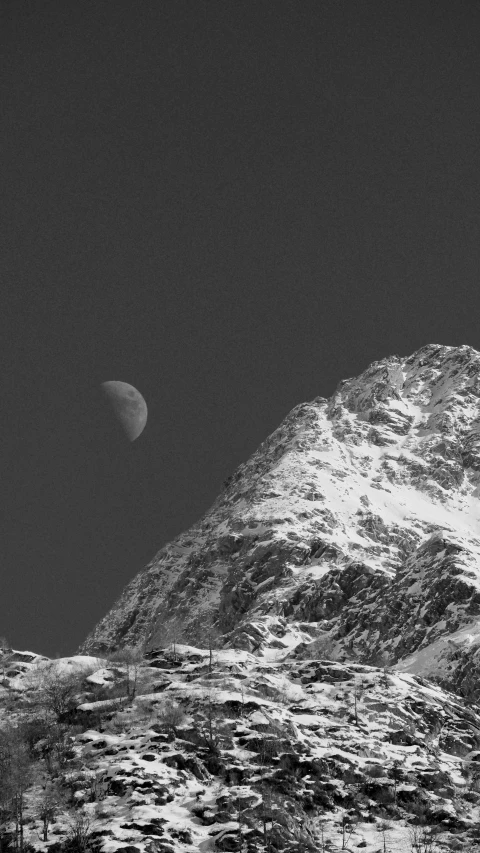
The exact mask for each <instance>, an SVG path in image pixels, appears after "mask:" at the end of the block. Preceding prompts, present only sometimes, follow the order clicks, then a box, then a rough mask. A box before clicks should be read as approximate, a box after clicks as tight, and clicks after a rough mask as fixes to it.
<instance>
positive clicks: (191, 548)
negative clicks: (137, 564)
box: [83, 345, 480, 697]
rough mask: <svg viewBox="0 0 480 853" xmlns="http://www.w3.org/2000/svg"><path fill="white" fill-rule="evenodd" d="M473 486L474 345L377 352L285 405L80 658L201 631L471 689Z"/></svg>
mask: <svg viewBox="0 0 480 853" xmlns="http://www.w3.org/2000/svg"><path fill="white" fill-rule="evenodd" d="M479 486H480V354H479V353H478V352H476V351H475V350H473V349H472V348H471V347H467V346H464V347H445V346H437V345H429V346H426V347H424V348H423V349H421V350H419V351H418V352H416V353H414V354H413V355H412V356H410V357H408V358H402V357H399V356H392V357H390V358H387V359H384V360H382V361H379V362H376V363H374V364H372V365H371V366H370V367H369V368H368V369H367V370H366V371H365V372H364V373H362V374H361V375H360V376H358V377H357V378H354V379H349V380H346V381H344V382H342V383H340V385H339V386H338V388H337V390H336V392H335V394H334V395H333V397H332V398H331V399H329V400H326V399H323V398H317V399H315V400H313V401H312V402H311V403H305V404H302V405H300V406H297V407H296V408H295V409H293V411H292V412H291V413H290V414H289V415H288V416H287V418H286V419H285V420H284V422H283V423H282V424H281V425H280V427H279V428H278V429H277V430H276V431H275V432H274V433H273V434H272V435H271V436H270V437H269V438H267V440H266V441H265V442H264V443H263V444H262V445H261V446H260V448H259V449H258V451H257V452H256V453H255V454H254V455H253V456H252V457H251V459H249V460H248V462H246V463H245V464H244V465H242V466H240V468H239V469H238V470H237V471H236V472H235V474H234V475H233V476H232V477H231V478H230V479H229V481H228V482H227V483H225V487H224V490H223V492H222V494H221V495H220V496H219V498H218V499H217V501H216V502H215V503H214V505H213V507H212V508H211V509H210V510H209V511H208V512H207V514H206V515H205V516H204V518H203V519H202V520H201V521H200V522H199V523H198V524H197V525H195V526H194V527H193V528H191V529H190V530H189V531H187V532H186V533H183V534H181V535H180V536H178V537H177V538H176V539H175V540H174V541H173V542H171V543H170V544H168V545H167V546H166V547H164V548H163V549H162V550H161V551H160V552H159V553H158V554H157V555H156V557H155V558H154V559H153V560H152V561H151V563H150V564H149V565H148V566H147V567H146V568H145V569H144V570H143V571H142V572H140V574H139V575H138V576H137V577H136V578H135V579H134V580H133V581H132V582H131V583H130V584H129V585H128V586H127V588H126V589H125V591H124V593H123V595H122V596H121V598H120V600H119V601H118V602H117V604H116V605H115V606H114V607H113V608H112V610H111V611H110V613H108V614H107V616H106V617H105V618H104V619H103V620H102V621H101V622H100V624H99V625H98V626H97V627H96V628H95V629H94V631H93V632H92V633H91V634H90V636H89V637H88V639H87V640H86V642H85V644H84V647H83V651H85V652H88V653H91V652H94V653H103V652H105V651H108V650H110V649H113V648H116V647H118V646H120V645H122V644H123V645H137V644H142V645H143V644H146V647H147V648H149V647H150V648H153V647H157V646H160V645H162V644H163V645H165V644H167V643H168V642H170V641H172V640H174V639H176V640H179V639H182V640H183V641H184V642H190V643H196V644H200V645H202V644H203V645H208V643H211V642H212V637H215V638H216V642H220V643H223V644H224V645H226V646H230V647H234V648H241V649H245V650H247V651H251V652H255V654H257V655H261V654H266V655H267V657H268V655H269V654H270V649H272V648H273V650H275V649H276V648H285V649H286V648H293V647H295V646H297V645H300V644H302V643H303V644H308V643H312V642H315V643H317V646H318V644H320V645H323V647H324V649H326V650H328V655H329V657H333V658H335V659H337V660H344V661H346V660H351V661H357V662H359V663H377V664H378V663H379V662H388V663H390V664H391V663H397V664H399V665H400V666H401V667H402V669H403V670H404V671H405V672H412V673H423V674H426V675H433V676H434V677H435V678H437V679H439V680H440V681H441V682H442V683H443V684H444V685H445V686H450V687H453V688H454V689H455V690H457V691H458V692H460V693H461V694H462V695H465V696H471V697H472V696H473V697H474V696H476V691H477V680H478V678H477V677H478V669H479V667H478V661H477V657H478V648H479V645H478V643H479V629H478V617H479V612H480V573H479V568H478V567H479V557H480V527H479V517H480V515H479V511H480V502H479V495H480V491H479ZM278 618H281V619H283V620H284V623H285V624H284V627H282V634H283V636H282V637H281V638H279V636H278V631H277V624H278ZM282 624H283V623H282Z"/></svg>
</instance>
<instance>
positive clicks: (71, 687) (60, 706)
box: [25, 661, 85, 719]
mask: <svg viewBox="0 0 480 853" xmlns="http://www.w3.org/2000/svg"><path fill="white" fill-rule="evenodd" d="M84 680H85V673H84V672H83V671H82V670H76V671H73V672H68V671H65V670H64V669H63V668H62V667H61V666H59V664H58V663H56V662H55V661H50V662H49V663H47V664H45V663H42V664H39V665H38V666H35V667H33V668H32V669H31V670H30V672H29V673H28V675H27V676H26V677H25V686H26V687H27V688H29V689H30V690H32V691H34V700H35V701H36V702H37V703H38V704H39V705H40V706H41V707H43V708H44V710H46V711H48V712H51V713H52V714H54V715H55V717H57V719H58V718H60V717H61V716H62V715H63V714H66V713H67V712H68V711H71V710H73V708H74V707H75V704H76V697H77V694H78V693H79V691H80V689H81V687H82V684H83V682H84Z"/></svg>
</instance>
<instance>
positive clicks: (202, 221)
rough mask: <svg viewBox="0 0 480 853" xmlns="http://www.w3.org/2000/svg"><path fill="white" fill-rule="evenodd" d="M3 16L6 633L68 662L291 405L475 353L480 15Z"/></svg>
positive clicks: (208, 4) (337, 8) (346, 10)
mask: <svg viewBox="0 0 480 853" xmlns="http://www.w3.org/2000/svg"><path fill="white" fill-rule="evenodd" d="M0 14H1V20H0V38H1V64H2V68H1V69H0V72H1V73H0V81H1V100H0V105H1V132H0V145H1V163H2V167H1V173H2V181H1V187H0V205H1V207H2V210H1V233H2V239H1V258H0V275H1V294H2V296H1V304H0V309H1V310H0V326H1V328H0V340H1V361H0V365H1V370H0V378H1V385H2V387H1V397H0V399H1V400H2V403H3V418H2V434H1V442H0V464H1V470H0V497H1V503H2V507H3V512H2V515H3V518H2V522H1V528H2V530H1V534H2V541H1V547H0V558H1V566H2V568H1V575H0V633H1V634H6V635H7V636H8V637H10V638H11V641H12V642H13V643H14V644H15V645H16V646H17V647H19V648H30V649H32V650H35V651H38V652H43V653H47V654H54V653H56V652H61V653H69V652H72V651H73V650H74V649H75V648H76V647H77V646H78V644H79V643H80V641H81V640H82V639H83V638H84V636H85V635H86V633H87V632H88V631H89V630H90V629H91V628H92V627H93V625H94V624H95V623H96V621H97V620H98V619H99V618H100V617H101V616H102V615H103V614H104V613H105V611H106V610H107V609H108V607H109V606H110V605H111V604H112V603H113V601H114V599H115V598H116V597H117V595H118V594H119V593H120V591H121V589H122V588H123V586H124V584H125V583H126V582H127V581H128V580H129V579H130V578H131V577H132V576H133V574H134V573H135V572H136V571H137V570H138V569H140V568H141V567H142V565H143V564H144V563H145V561H146V560H147V559H148V558H150V557H151V556H152V555H153V554H154V552H155V551H156V550H157V549H158V548H159V547H160V546H161V545H162V544H164V543H165V542H166V541H167V540H168V539H170V538H172V537H173V536H174V535H175V534H177V533H179V532H180V531H181V530H183V529H185V528H186V527H187V526H189V525H190V524H191V523H192V522H193V521H194V520H196V519H197V518H198V517H199V516H200V515H201V514H202V513H203V512H204V511H205V510H206V509H207V508H208V506H209V505H210V503H211V502H212V500H213V499H214V498H215V496H216V494H217V493H218V491H219V489H220V486H221V483H222V482H223V480H224V479H225V478H226V477H227V476H229V475H230V474H231V473H232V471H233V470H234V469H235V467H236V466H237V465H238V464H239V463H240V462H242V461H243V460H244V459H246V458H247V457H248V456H249V455H250V454H251V453H252V452H253V451H254V450H255V448H256V447H257V446H258V444H259V443H260V442H261V441H262V440H263V439H264V438H265V437H266V436H267V435H268V434H269V433H270V432H271V431H272V430H273V429H275V427H276V426H277V425H278V424H279V422H280V421H281V419H282V418H283V417H284V416H285V415H286V414H287V412H288V411H289V410H290V409H291V408H292V407H293V406H294V405H295V404H296V403H298V402H301V401H303V400H306V399H311V398H312V397H315V396H317V395H319V394H322V395H330V394H331V393H332V392H333V390H334V388H335V385H336V384H337V382H338V381H339V380H341V379H342V378H345V377H348V376H351V375H355V374H357V373H359V372H360V371H361V370H363V369H364V368H365V367H366V366H367V364H368V363H369V362H371V361H372V360H375V359H379V358H383V357H384V356H386V355H389V354H392V353H398V354H407V353H410V352H412V351H413V350H415V349H417V348H418V347H420V346H422V345H424V344H426V343H430V342H439V343H444V344H463V343H467V344H470V345H472V346H474V347H476V348H480V332H479V330H478V325H479V311H478V308H479V297H478V292H479V268H480V234H479V222H480V168H479V167H480V146H479V138H480V51H479V50H478V33H479V32H480V7H479V5H478V3H477V2H472V0H468V2H465V0H456V2H452V1H450V2H448V3H447V2H442V0H435V2H426V0H412V2H410V0H403V2H398V0H395V2H392V0H364V2H363V0H360V2H359V0H322V2H319V0H315V2H309V0H302V2H297V1H296V0H294V2H282V0H276V2H272V0H268V2H264V0H254V2H253V1H252V2H238V0H234V2H233V0H191V2H184V0H162V2H158V0H148V2H147V0H139V2H138V3H132V2H124V0H114V2H101V0H100V2H89V0H84V2H82V3H77V4H74V3H65V2H63V0H24V2H21V3H19V2H18V0H3V2H2V3H1V5H0ZM109 379H120V380H123V381H126V382H130V383H132V384H134V385H136V386H137V387H138V388H139V390H140V391H141V392H142V393H143V395H144V396H145V398H146V400H147V402H148V405H149V411H150V414H149V421H148V424H147V428H146V429H145V432H144V433H143V435H142V436H141V438H140V439H138V441H137V442H135V443H134V444H129V443H128V442H127V441H126V440H124V439H123V436H122V435H121V434H120V433H119V432H118V431H117V429H116V426H115V424H114V422H113V421H112V420H111V419H110V417H109V415H108V413H107V412H106V411H105V410H104V408H103V405H102V400H101V397H100V393H99V390H98V387H99V383H100V382H102V381H104V380H109Z"/></svg>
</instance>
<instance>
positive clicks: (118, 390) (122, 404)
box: [102, 380, 148, 441]
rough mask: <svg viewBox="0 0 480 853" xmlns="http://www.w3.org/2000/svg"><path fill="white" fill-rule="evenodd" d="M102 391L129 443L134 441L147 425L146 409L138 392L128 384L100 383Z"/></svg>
mask: <svg viewBox="0 0 480 853" xmlns="http://www.w3.org/2000/svg"><path fill="white" fill-rule="evenodd" d="M102 390H103V392H104V394H105V396H106V398H107V400H108V402H109V404H110V406H111V407H112V409H113V412H114V414H115V417H116V418H117V420H118V421H119V423H120V426H121V427H122V429H123V431H124V433H125V435H126V436H127V438H128V440H129V441H135V439H136V438H138V436H139V435H140V433H142V432H143V430H144V428H145V424H146V423H147V415H148V409H147V404H146V402H145V400H144V399H143V397H142V395H141V394H140V391H137V389H136V388H134V387H133V385H129V384H128V382H116V381H114V380H112V381H110V382H102Z"/></svg>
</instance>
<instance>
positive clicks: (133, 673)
mask: <svg viewBox="0 0 480 853" xmlns="http://www.w3.org/2000/svg"><path fill="white" fill-rule="evenodd" d="M109 660H110V661H112V663H118V664H120V665H121V666H122V668H123V669H124V672H125V679H126V685H125V689H126V695H127V697H128V698H129V699H134V698H135V696H136V694H137V687H138V681H139V675H140V667H141V664H142V663H143V660H144V653H143V648H141V647H140V646H125V648H123V649H118V650H117V651H116V652H112V654H111V655H109Z"/></svg>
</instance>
